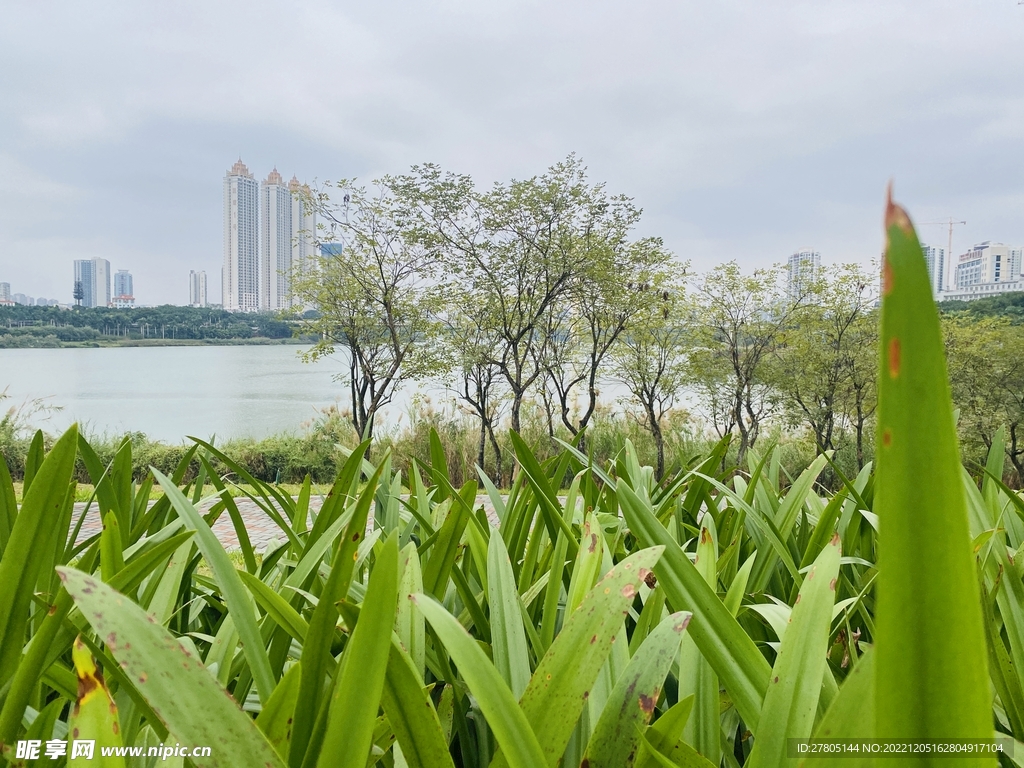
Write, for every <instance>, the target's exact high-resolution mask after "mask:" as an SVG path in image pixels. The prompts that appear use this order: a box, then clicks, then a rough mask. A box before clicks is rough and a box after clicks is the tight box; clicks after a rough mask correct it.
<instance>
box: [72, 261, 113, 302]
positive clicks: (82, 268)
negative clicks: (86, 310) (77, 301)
mask: <svg viewBox="0 0 1024 768" xmlns="http://www.w3.org/2000/svg"><path fill="white" fill-rule="evenodd" d="M79 284H81V288H82V306H83V307H109V306H110V262H109V261H107V260H106V259H76V260H75V287H76V288H77V287H78V286H79Z"/></svg>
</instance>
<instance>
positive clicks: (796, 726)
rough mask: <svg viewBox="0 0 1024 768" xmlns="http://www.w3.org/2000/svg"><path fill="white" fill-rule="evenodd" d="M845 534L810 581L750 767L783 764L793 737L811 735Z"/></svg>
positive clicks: (775, 671)
mask: <svg viewBox="0 0 1024 768" xmlns="http://www.w3.org/2000/svg"><path fill="white" fill-rule="evenodd" d="M839 557H840V543H839V535H838V534H837V535H835V536H833V537H832V541H831V542H830V543H829V544H828V546H826V547H825V549H823V550H822V551H821V554H820V555H818V558H817V559H816V560H815V561H814V564H813V565H812V566H811V570H810V571H809V572H808V574H807V578H805V579H804V583H803V585H802V586H801V587H800V592H799V594H798V595H797V598H796V604H795V605H794V606H793V613H792V615H791V616H790V626H789V628H788V629H787V630H786V632H785V634H784V636H783V637H782V645H781V647H780V649H779V655H778V656H777V657H776V659H775V666H774V667H773V668H772V678H771V682H770V683H769V685H768V691H767V693H766V694H765V697H764V709H763V710H762V712H761V718H760V720H759V721H758V731H757V733H756V734H755V738H754V749H753V751H752V752H751V753H750V758H749V760H748V763H749V766H750V768H760V767H761V766H769V767H771V766H777V765H782V764H783V763H784V762H785V760H786V755H787V740H788V739H807V738H810V736H811V732H812V730H813V728H814V715H815V712H816V711H817V709H818V696H819V695H820V693H821V681H822V678H823V676H824V674H825V670H826V663H827V658H826V653H827V651H828V637H829V629H830V626H831V623H832V606H833V605H834V603H835V590H836V580H837V578H838V576H839Z"/></svg>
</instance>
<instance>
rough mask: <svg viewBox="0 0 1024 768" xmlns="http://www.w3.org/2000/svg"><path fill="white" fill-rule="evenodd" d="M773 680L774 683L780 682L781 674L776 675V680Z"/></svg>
mask: <svg viewBox="0 0 1024 768" xmlns="http://www.w3.org/2000/svg"><path fill="white" fill-rule="evenodd" d="M772 682H773V683H777V682H779V676H778V675H776V676H775V679H774V680H772Z"/></svg>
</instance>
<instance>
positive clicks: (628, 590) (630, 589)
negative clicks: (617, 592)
mask: <svg viewBox="0 0 1024 768" xmlns="http://www.w3.org/2000/svg"><path fill="white" fill-rule="evenodd" d="M635 594H636V587H634V586H633V585H632V584H627V585H626V586H624V587H623V588H622V596H623V597H633V596H634V595H635Z"/></svg>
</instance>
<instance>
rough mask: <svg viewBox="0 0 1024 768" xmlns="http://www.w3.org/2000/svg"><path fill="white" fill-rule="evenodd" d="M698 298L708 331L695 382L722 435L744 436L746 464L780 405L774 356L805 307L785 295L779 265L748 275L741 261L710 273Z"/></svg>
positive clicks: (741, 449) (699, 353)
mask: <svg viewBox="0 0 1024 768" xmlns="http://www.w3.org/2000/svg"><path fill="white" fill-rule="evenodd" d="M694 298H695V302H696V312H697V316H698V317H699V318H700V322H701V327H702V331H703V333H702V335H701V338H700V340H699V341H698V343H697V349H696V350H695V354H694V356H693V362H694V365H693V367H692V370H693V383H694V386H695V389H696V392H697V395H698V398H699V399H700V400H701V402H702V404H703V405H704V409H705V412H706V413H707V414H708V416H709V417H710V419H711V421H712V423H713V424H714V425H715V428H716V430H718V432H719V434H720V435H723V436H724V435H725V434H729V433H731V432H732V431H733V430H734V429H735V430H736V431H737V432H738V433H739V437H740V440H739V454H738V457H737V461H738V463H739V464H741V465H742V463H743V461H744V459H745V457H746V453H747V451H748V450H749V449H750V448H752V447H754V444H755V443H756V442H757V438H758V436H759V435H760V432H761V426H762V424H763V423H764V421H765V419H766V418H768V416H769V415H771V414H772V413H773V412H774V411H775V409H776V407H777V405H778V391H777V389H776V387H775V382H774V381H772V375H771V374H772V365H771V362H772V357H773V355H774V354H775V350H776V349H777V348H778V346H779V345H780V344H781V343H782V335H783V333H784V332H785V330H786V329H787V328H788V327H789V325H790V324H791V323H792V322H793V319H794V315H795V314H796V313H797V312H799V311H800V309H801V307H802V305H803V303H802V301H800V297H790V296H788V295H787V294H786V292H785V291H783V289H782V285H781V271H780V270H779V269H778V268H777V267H776V268H772V269H759V270H755V271H754V272H753V273H751V274H749V275H745V274H743V272H742V271H741V270H740V267H739V265H738V264H737V263H736V262H735V261H730V262H728V263H726V264H720V265H719V266H717V267H715V268H714V269H712V270H711V271H710V272H708V273H706V274H705V275H704V276H703V277H702V279H701V280H700V281H698V283H697V286H696V290H695V292H694Z"/></svg>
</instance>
